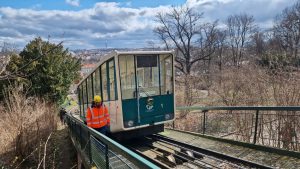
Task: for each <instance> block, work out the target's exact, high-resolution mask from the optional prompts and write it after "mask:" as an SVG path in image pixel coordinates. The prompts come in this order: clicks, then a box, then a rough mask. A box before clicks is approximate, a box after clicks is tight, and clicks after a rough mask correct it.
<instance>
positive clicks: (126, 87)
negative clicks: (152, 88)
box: [119, 55, 136, 99]
mask: <svg viewBox="0 0 300 169" xmlns="http://www.w3.org/2000/svg"><path fill="white" fill-rule="evenodd" d="M119 68H120V69H119V70H120V80H121V91H122V99H131V98H134V97H135V90H136V86H135V72H134V71H135V70H134V56H133V55H120V56H119Z"/></svg>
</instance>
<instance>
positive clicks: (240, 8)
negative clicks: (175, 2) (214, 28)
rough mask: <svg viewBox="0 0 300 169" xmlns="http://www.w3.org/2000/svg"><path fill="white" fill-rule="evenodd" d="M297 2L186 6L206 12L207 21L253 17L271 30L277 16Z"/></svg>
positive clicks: (195, 0)
mask: <svg viewBox="0 0 300 169" xmlns="http://www.w3.org/2000/svg"><path fill="white" fill-rule="evenodd" d="M296 2H297V0H289V1H286V0H251V1H250V0H187V2H186V4H187V5H188V6H190V7H193V8H195V9H196V10H199V11H202V12H204V18H205V19H206V20H216V19H218V20H220V21H221V22H223V21H225V20H226V18H227V17H228V16H229V15H234V14H241V13H247V14H249V15H253V17H254V19H255V21H256V22H257V23H258V25H259V26H260V27H263V28H270V27H271V26H272V24H271V23H272V21H273V20H274V18H275V16H276V15H277V14H279V13H280V12H281V11H282V10H283V9H284V8H286V7H288V6H290V5H292V4H294V3H296Z"/></svg>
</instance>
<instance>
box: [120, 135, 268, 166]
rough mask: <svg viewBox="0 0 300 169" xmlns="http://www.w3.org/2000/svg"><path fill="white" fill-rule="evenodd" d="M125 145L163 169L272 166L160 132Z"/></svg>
mask: <svg viewBox="0 0 300 169" xmlns="http://www.w3.org/2000/svg"><path fill="white" fill-rule="evenodd" d="M125 145H126V146H127V147H128V148H130V149H132V150H133V151H135V152H136V153H138V154H140V155H141V156H143V157H144V158H147V159H148V160H149V161H151V162H153V163H155V164H156V165H158V166H159V167H161V168H163V169H169V168H180V169H188V168H193V169H194V168H213V169H215V168H218V169H224V168H226V169H228V168H230V169H231V168H236V169H240V168H262V169H269V168H271V167H269V166H264V165H261V164H257V163H253V162H251V161H247V160H243V159H240V158H237V157H233V156H229V155H226V154H222V153H219V152H215V151H211V150H208V149H203V148H199V147H195V146H192V145H189V144H186V143H182V142H179V141H176V140H174V139H171V138H168V137H165V136H162V135H159V134H155V135H151V136H147V137H144V138H139V139H138V140H132V141H131V142H130V143H128V142H127V143H125Z"/></svg>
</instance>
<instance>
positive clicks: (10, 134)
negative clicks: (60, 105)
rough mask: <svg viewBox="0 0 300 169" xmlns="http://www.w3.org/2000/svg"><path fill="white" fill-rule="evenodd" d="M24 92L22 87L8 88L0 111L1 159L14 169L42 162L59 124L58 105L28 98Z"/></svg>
mask: <svg viewBox="0 0 300 169" xmlns="http://www.w3.org/2000/svg"><path fill="white" fill-rule="evenodd" d="M21 91H22V89H21V88H20V87H17V88H9V89H7V90H6V97H5V102H4V103H3V105H2V106H1V108H0V114H1V119H0V133H1V139H0V158H1V161H2V162H3V163H5V164H6V165H9V166H10V167H14V168H15V167H20V168H23V167H22V166H23V164H26V163H28V161H30V163H31V164H34V166H37V165H35V164H38V163H39V162H40V161H42V158H43V154H44V152H43V150H44V148H45V147H46V146H45V142H46V140H47V138H48V137H49V136H50V134H51V133H52V132H53V131H54V130H56V128H57V122H58V117H57V107H56V106H55V105H54V104H51V103H48V102H46V101H45V100H43V99H40V98H34V97H30V98H27V97H26V96H25V95H24V94H23V93H22V92H21ZM1 161H0V162H1ZM21 163H22V164H21Z"/></svg>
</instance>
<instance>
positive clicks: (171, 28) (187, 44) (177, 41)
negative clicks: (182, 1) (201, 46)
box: [154, 7, 202, 75]
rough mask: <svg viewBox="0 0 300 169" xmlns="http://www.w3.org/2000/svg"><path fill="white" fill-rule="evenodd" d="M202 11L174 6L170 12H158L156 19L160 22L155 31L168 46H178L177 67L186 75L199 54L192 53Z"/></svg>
mask: <svg viewBox="0 0 300 169" xmlns="http://www.w3.org/2000/svg"><path fill="white" fill-rule="evenodd" d="M201 17H202V13H197V12H195V11H193V10H192V9H190V8H189V7H180V8H176V7H173V9H172V11H171V12H169V13H158V14H157V15H156V21H157V22H158V23H160V26H159V27H157V28H156V29H155V30H154V32H155V33H156V34H157V35H158V37H159V38H160V39H161V40H162V41H163V42H165V44H166V46H167V48H176V49H177V50H178V53H180V54H178V55H177V57H176V58H175V59H176V62H177V63H178V64H179V65H177V66H176V67H177V68H178V69H179V70H180V71H181V72H182V73H184V74H185V75H189V74H190V72H191V68H192V65H193V64H194V63H195V62H196V59H198V58H196V57H197V56H193V55H192V50H193V49H192V48H193V45H194V44H195V42H193V40H195V38H196V36H197V34H198V33H199V28H200V19H201Z"/></svg>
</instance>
